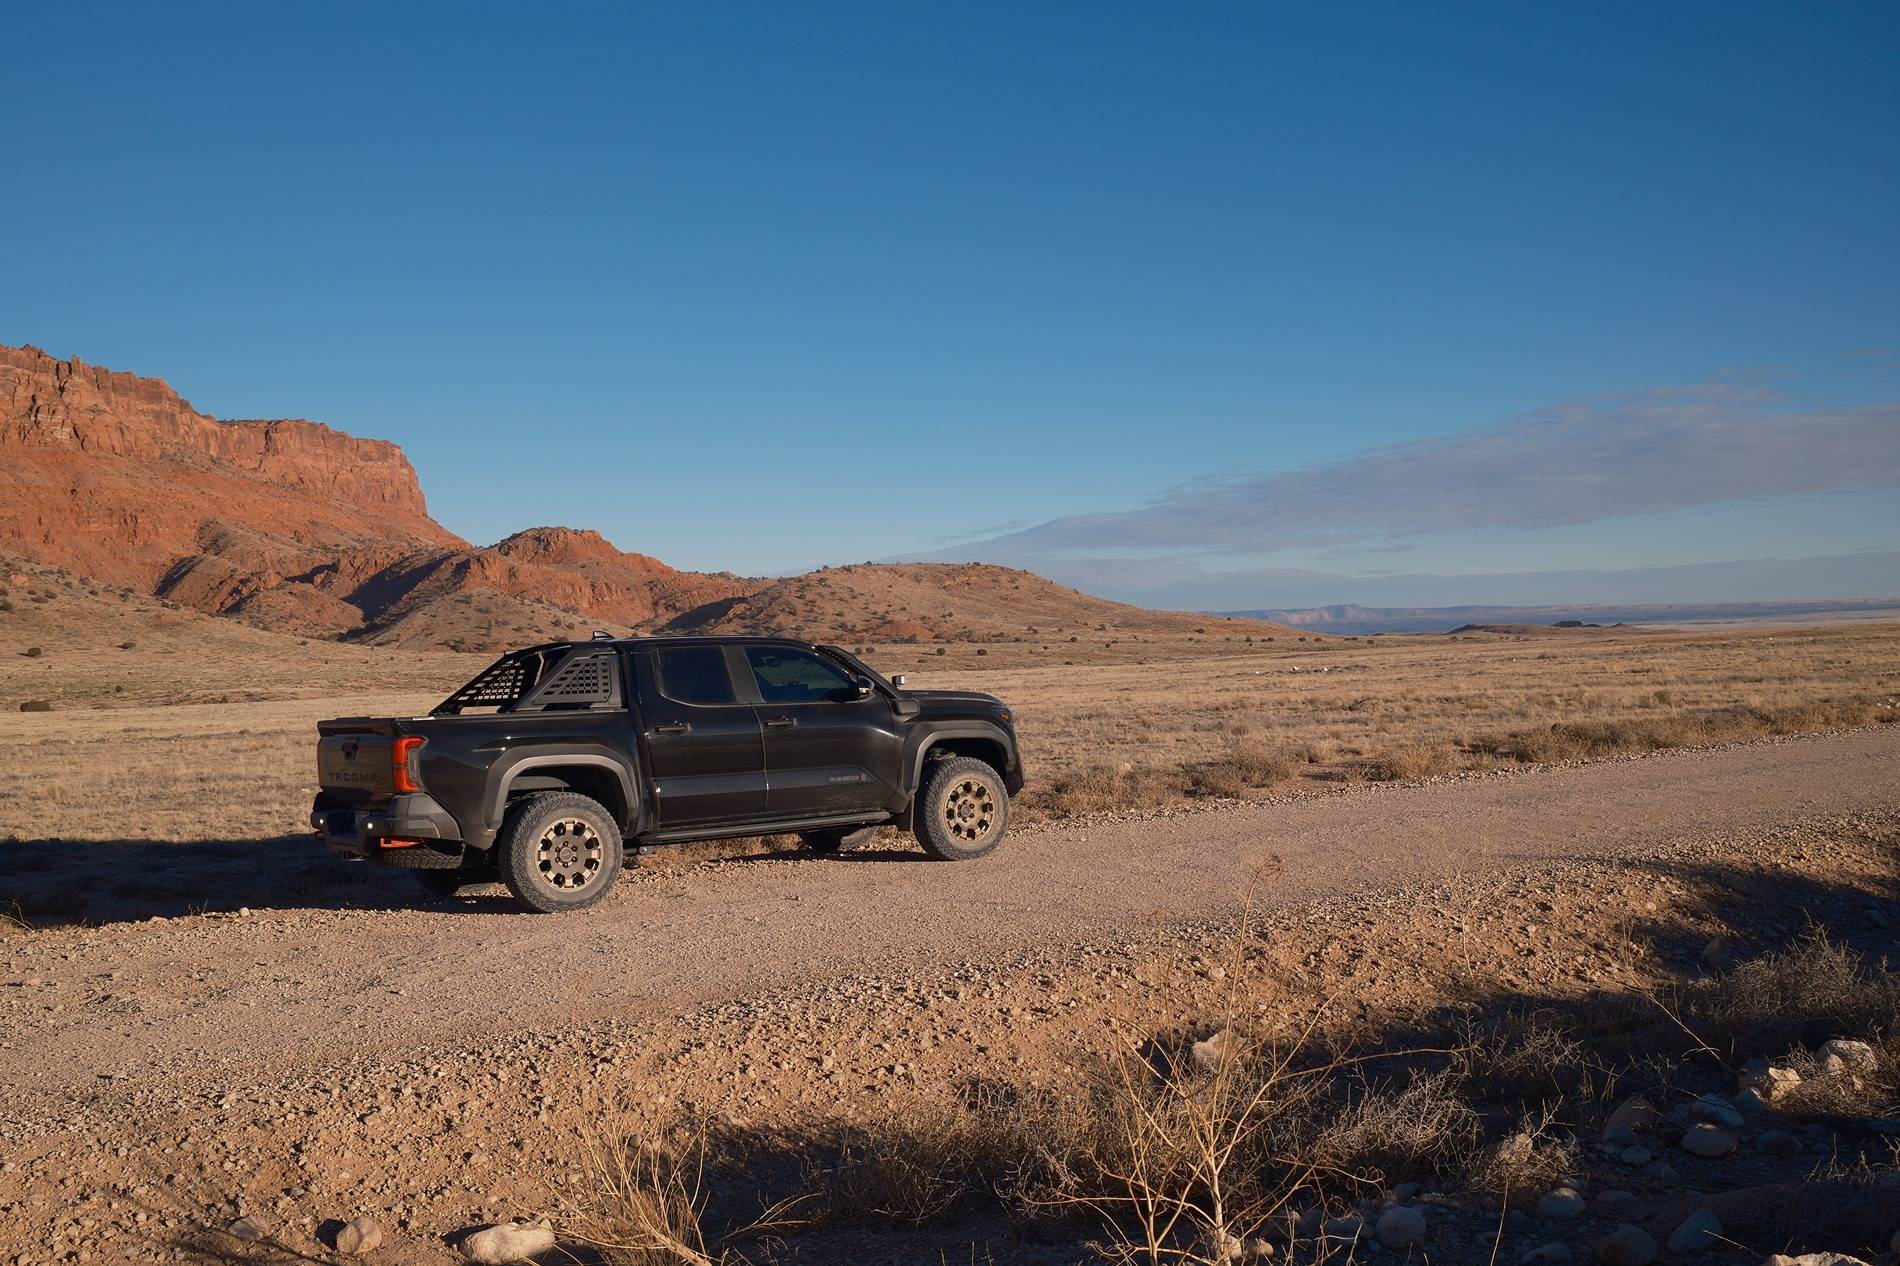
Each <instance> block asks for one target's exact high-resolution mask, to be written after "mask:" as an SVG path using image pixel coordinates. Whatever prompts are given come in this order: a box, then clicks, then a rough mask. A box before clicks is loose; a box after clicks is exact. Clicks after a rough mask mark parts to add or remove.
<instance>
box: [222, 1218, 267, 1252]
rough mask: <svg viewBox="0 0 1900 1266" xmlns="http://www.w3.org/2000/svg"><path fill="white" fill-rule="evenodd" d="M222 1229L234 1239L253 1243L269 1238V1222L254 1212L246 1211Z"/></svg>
mask: <svg viewBox="0 0 1900 1266" xmlns="http://www.w3.org/2000/svg"><path fill="white" fill-rule="evenodd" d="M224 1229H225V1231H226V1232H227V1233H228V1234H229V1235H230V1236H231V1238H232V1239H234V1240H243V1241H244V1242H245V1243H246V1244H255V1243H256V1242H257V1241H259V1240H263V1239H269V1238H270V1233H271V1224H270V1223H269V1222H266V1221H265V1220H264V1219H263V1218H262V1217H260V1216H258V1215H257V1214H255V1213H248V1214H245V1215H244V1216H243V1217H241V1218H239V1219H238V1220H237V1221H235V1222H233V1223H232V1224H231V1225H230V1226H228V1227H226V1228H224Z"/></svg>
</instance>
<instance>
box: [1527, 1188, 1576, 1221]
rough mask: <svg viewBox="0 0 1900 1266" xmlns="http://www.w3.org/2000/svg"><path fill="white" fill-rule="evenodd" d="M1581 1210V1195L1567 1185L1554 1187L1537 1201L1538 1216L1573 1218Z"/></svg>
mask: <svg viewBox="0 0 1900 1266" xmlns="http://www.w3.org/2000/svg"><path fill="white" fill-rule="evenodd" d="M1582 1212H1583V1197H1582V1196H1580V1195H1578V1194H1577V1193H1576V1192H1575V1191H1573V1190H1571V1189H1570V1188H1569V1187H1556V1188H1553V1189H1551V1190H1550V1191H1547V1192H1545V1193H1544V1197H1543V1199H1541V1200H1539V1201H1538V1202H1537V1216H1538V1217H1540V1218H1574V1217H1576V1216H1577V1215H1578V1214H1580V1213H1582Z"/></svg>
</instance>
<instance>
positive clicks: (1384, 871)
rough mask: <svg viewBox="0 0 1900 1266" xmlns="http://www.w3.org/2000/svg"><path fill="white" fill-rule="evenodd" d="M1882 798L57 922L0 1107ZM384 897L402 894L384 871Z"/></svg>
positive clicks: (542, 1021) (1828, 790) (1439, 821)
mask: <svg viewBox="0 0 1900 1266" xmlns="http://www.w3.org/2000/svg"><path fill="white" fill-rule="evenodd" d="M1895 807H1900V727H1887V728H1882V729H1875V730H1865V731H1858V732H1851V733H1844V734H1836V735H1829V736H1821V737H1809V738H1798V739H1786V740H1780V741H1772V742H1765V743H1756V744H1748V745H1742V746H1736V747H1731V748H1727V749H1717V750H1710V751H1692V752H1673V753H1666V754H1660V755H1656V756H1650V757H1645V758H1640V759H1629V760H1617V761H1611V762H1606V763H1598V764H1592V765H1585V766H1578V767H1573V768H1566V769H1554V770H1544V771H1538V772H1531V773H1517V774H1509V775H1497V776H1486V777H1472V778H1466V779H1454V780H1449V781H1440V782H1435V783H1429V784H1422V785H1410V786H1404V785H1401V786H1390V787H1382V786H1374V787H1364V788H1357V789H1354V790H1351V791H1347V792H1342V793H1339V794H1336V795H1327V796H1321V797H1309V798H1306V799H1302V800H1298V801H1294V802H1291V803H1284V804H1265V805H1257V806H1245V807H1235V806H1227V807H1221V808H1217V809H1210V810H1204V811H1199V812H1185V813H1175V814H1170V815H1159V816H1154V817H1149V818H1140V819H1133V820H1115V821H1096V822H1087V823H1076V824H1065V825H1060V826H1053V827H1047V828H1042V829H1037V830H1032V831H1025V832H1023V833H1021V834H1019V835H1017V836H1015V837H1013V838H1012V839H1011V840H1009V841H1008V842H1007V843H1006V845H1005V847H1004V848H1003V850H1002V851H1001V852H1000V853H999V854H998V855H996V856H994V857H992V858H990V859H988V860H986V861H984V862H981V863H977V864H972V865H963V866H946V865H942V864H938V863H931V862H927V861H925V860H923V858H922V856H921V854H916V853H912V852H909V851H898V850H894V849H882V848H871V849H869V850H866V851H860V852H856V853H852V854H847V855H845V856H843V857H840V858H836V859H816V858H806V857H797V856H776V857H770V858H764V859H748V860H744V861H726V862H712V863H705V864H701V865H697V866H687V867H681V868H661V869H640V870H636V871H631V872H629V873H628V875H627V876H626V878H625V879H624V880H623V889H622V890H621V891H620V892H618V893H617V894H616V895H615V896H614V898H613V899H612V900H611V901H610V902H609V903H608V904H607V905H606V906H604V907H603V908H601V909H599V910H597V911H594V912H592V913H590V914H588V915H584V916H572V917H537V916H531V915H525V914H519V913H516V912H515V911H514V910H513V908H512V907H511V906H509V905H508V904H507V902H506V901H505V900H504V899H502V898H501V897H498V896H488V897H478V898H476V899H473V900H470V899H463V900H461V901H456V902H433V903H430V902H422V901H420V899H418V906H417V908H397V909H388V910H337V909H294V908H280V909H253V910H250V911H248V912H247V913H245V914H242V915H239V914H230V915H204V916H195V917H184V918H175V919H161V920H149V921H144V922H138V923H130V924H119V925H110V926H106V927H103V928H96V929H83V930H71V931H57V930H55V931H51V932H47V933H42V934H38V935H35V936H33V937H31V938H16V939H15V940H13V941H11V942H8V943H7V951H8V954H9V956H10V958H11V959H12V962H11V963H10V964H9V967H8V971H7V976H6V983H7V984H8V986H9V987H8V988H6V989H5V990H4V997H5V998H6V1000H7V1002H6V1006H7V1014H8V1018H9V1025H8V1029H9V1033H8V1036H7V1039H6V1041H5V1043H4V1046H0V1086H4V1087H5V1089H4V1091H0V1107H5V1106H6V1105H7V1104H8V1103H9V1101H10V1102H11V1103H12V1104H13V1105H16V1106H23V1105H22V1103H21V1101H22V1099H26V1100H35V1099H37V1100H39V1101H40V1106H42V1107H44V1106H45V1105H46V1104H47V1103H48V1102H49V1101H51V1100H54V1099H56V1098H57V1097H58V1096H59V1095H61V1094H62V1093H64V1092H66V1091H69V1090H71V1089H72V1088H74V1087H77V1086H82V1085H90V1084H93V1083H94V1082H95V1080H96V1079H97V1078H98V1077H99V1076H100V1075H101V1074H106V1075H109V1076H111V1077H116V1078H137V1079H140V1080H141V1081H146V1082H149V1080H150V1079H151V1078H152V1077H153V1076H154V1075H159V1076H181V1075H182V1076H183V1077H185V1078H188V1079H190V1078H202V1077H212V1078H216V1077H219V1076H222V1075H225V1074H227V1073H229V1072H231V1071H234V1070H239V1069H247V1068H249V1069H254V1068H257V1067H260V1066H268V1067H270V1068H271V1069H272V1070H273V1071H274V1072H276V1073H279V1074H290V1073H293V1072H295V1071H296V1070H297V1069H298V1068H299V1067H306V1066H317V1065H323V1064H329V1063H331V1062H333V1061H336V1060H338V1059H339V1058H349V1057H360V1056H381V1055H398V1054H400V1053H401V1052H404V1051H406V1050H408V1049H410V1048H413V1047H416V1046H421V1045H427V1044H437V1043H444V1042H457V1043H464V1042H471V1041H479V1040H483V1039H487V1038H493V1037H499V1036H502V1035H505V1034H508V1033H513V1032H520V1031H524V1030H543V1031H545V1030H547V1029H550V1028H558V1027H565V1026H570V1025H575V1024H585V1023H588V1022H590V1021H594V1020H597V1019H605V1018H613V1019H626V1018H653V1019H658V1018H659V1017H661V1016H664V1015H667V1014H672V1013H677V1012H679V1011H681V1010H684V1009H688V1008H690V1007H692V1006H695V1005H698V1004H704V1003H707V1002H713V1001H720V1000H724V999H730V998H740V997H750V996H757V995H762V994H770V993H773V992H776V991H778V990H780V989H783V988H785V987H788V986H794V985H801V984H805V983H808V982H810V981H813V980H822V979H828V978H835V977H846V976H849V975H851V974H853V973H859V972H878V973H886V972H894V971H902V970H904V969H905V968H908V967H919V966H927V965H931V964H943V963H948V962H962V961H985V960H994V959H997V958H999V957H1001V956H1005V955H1008V954H1010V953H1012V952H1014V951H1019V950H1021V949H1023V948H1026V947H1031V946H1034V945H1039V944H1042V945H1047V944H1062V943H1065V942H1070V941H1075V940H1082V939H1090V938H1102V937H1105V936H1114V935H1118V934H1121V933H1125V932H1131V931H1139V930H1140V929H1142V928H1144V927H1149V926H1154V925H1157V924H1163V925H1165V924H1168V923H1171V922H1179V921H1183V920H1193V919H1198V918H1201V917H1206V916H1219V915H1222V914H1224V913H1228V912H1231V911H1232V910H1233V909H1235V908H1236V906H1237V905H1238V903H1239V902H1241V901H1242V900H1243V899H1246V898H1248V897H1251V899H1252V900H1253V901H1254V903H1255V904H1257V905H1270V904H1272V903H1273V902H1275V901H1279V900H1296V899H1308V898H1312V897H1316V896H1323V895H1326V894H1328V893H1337V892H1342V891H1346V890H1349V889H1352V888H1355V887H1360V886H1372V885H1381V884H1387V883H1392V882H1396V881H1402V880H1421V879H1431V878H1437V877H1448V876H1454V875H1457V874H1459V873H1462V872H1480V871H1484V870H1488V869H1495V868H1497V867H1499V866H1503V865H1509V864H1512V863H1517V862H1524V861H1533V860H1539V859H1552V858H1566V857H1567V858H1589V857H1603V856H1609V855H1614V854H1618V853H1623V852H1628V851H1632V850H1640V849H1642V848H1643V847H1644V846H1646V845H1662V844H1667V843H1671V842H1676V841H1680V840H1683V839H1689V838H1705V839H1714V838H1719V837H1722V836H1725V835H1728V834H1732V833H1736V832H1745V831H1748V830H1751V829H1756V828H1760V827H1764V826H1768V825H1772V824H1775V823H1779V822H1787V821H1791V820H1794V819H1796V818H1803V817H1812V816H1814V815H1820V814H1828V813H1836V812H1849V811H1855V810H1890V809H1893V808H1895ZM74 847H78V848H84V847H86V846H84V845H77V846H74ZM260 847H262V846H260ZM278 847H282V846H278ZM259 864H260V865H267V864H268V858H267V857H260V859H259ZM392 878H394V879H396V880H402V879H404V878H405V877H402V876H393V877H392ZM497 891H498V890H497ZM390 892H391V893H392V894H393V895H395V896H398V897H401V898H403V899H407V898H408V895H409V893H408V889H407V887H406V884H403V883H398V884H396V885H395V886H394V887H392V888H391V889H390ZM312 896H313V899H316V900H320V899H321V897H322V894H312Z"/></svg>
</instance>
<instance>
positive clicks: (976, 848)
mask: <svg viewBox="0 0 1900 1266" xmlns="http://www.w3.org/2000/svg"><path fill="white" fill-rule="evenodd" d="M911 830H912V832H913V833H914V834H915V835H916V836H917V842H918V843H919V844H922V845H923V846H924V852H926V853H929V854H930V855H931V856H932V857H934V858H936V859H937V860H939V861H945V862H966V861H969V860H971V859H972V858H977V857H981V856H983V855H984V854H985V853H987V852H989V851H990V850H991V849H993V848H995V847H996V846H997V845H998V844H999V843H1001V842H1002V839H1003V833H1004V832H1005V831H1007V830H1009V791H1008V789H1007V788H1005V787H1004V786H1003V776H1002V775H1001V774H999V773H998V772H996V770H995V768H994V767H993V766H991V765H989V764H987V763H986V762H984V761H980V760H977V759H975V758H974V757H970V756H951V757H946V758H945V759H943V760H935V761H931V762H930V763H929V764H928V765H926V766H924V785H923V786H921V787H919V788H918V789H917V802H916V804H915V806H914V807H913V809H912V812H911Z"/></svg>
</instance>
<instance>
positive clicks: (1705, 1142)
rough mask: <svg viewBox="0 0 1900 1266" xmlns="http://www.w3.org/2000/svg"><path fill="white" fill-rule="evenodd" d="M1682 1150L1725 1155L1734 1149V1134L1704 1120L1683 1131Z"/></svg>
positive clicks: (1710, 1155) (1693, 1152)
mask: <svg viewBox="0 0 1900 1266" xmlns="http://www.w3.org/2000/svg"><path fill="white" fill-rule="evenodd" d="M1682 1150H1683V1151H1685V1152H1688V1153H1690V1154H1692V1155H1695V1156H1707V1157H1711V1158H1712V1157H1716V1156H1727V1155H1728V1154H1729V1153H1730V1152H1732V1151H1734V1150H1735V1136H1734V1135H1733V1134H1730V1133H1729V1132H1728V1131H1727V1130H1725V1129H1723V1128H1722V1127H1721V1126H1719V1125H1710V1124H1709V1123H1708V1122H1706V1121H1704V1122H1702V1123H1701V1124H1699V1125H1692V1126H1690V1127H1689V1128H1688V1129H1687V1130H1685V1131H1684V1132H1683V1135H1682Z"/></svg>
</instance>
